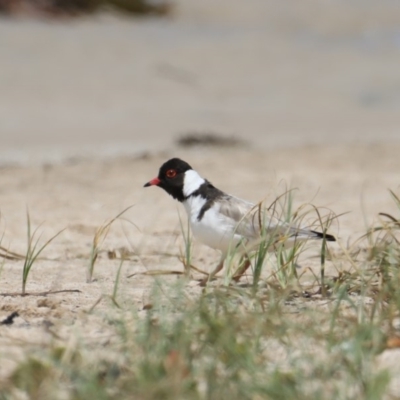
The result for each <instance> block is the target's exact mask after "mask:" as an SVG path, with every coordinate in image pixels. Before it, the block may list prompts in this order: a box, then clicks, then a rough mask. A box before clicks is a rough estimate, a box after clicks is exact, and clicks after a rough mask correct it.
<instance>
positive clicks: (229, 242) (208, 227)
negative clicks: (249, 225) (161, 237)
mask: <svg viewBox="0 0 400 400" xmlns="http://www.w3.org/2000/svg"><path fill="white" fill-rule="evenodd" d="M204 203H205V200H204V199H202V198H201V197H194V198H189V199H188V200H187V201H185V202H184V203H183V204H184V206H185V209H186V211H187V213H188V217H189V221H190V227H191V229H192V232H193V235H194V237H195V238H196V239H197V240H199V241H200V242H201V243H203V244H205V245H207V246H209V247H211V248H213V249H218V250H221V251H222V253H224V254H227V253H228V252H229V250H230V247H232V249H233V247H234V246H235V245H236V244H237V243H238V242H239V241H240V237H238V235H234V237H232V235H233V232H234V229H235V226H233V225H232V223H231V221H230V220H229V219H226V218H223V217H221V216H220V214H218V212H217V211H218V210H216V209H215V208H210V209H209V210H207V211H206V212H205V214H204V215H203V218H202V219H201V220H200V221H199V220H198V219H197V216H198V215H199V212H200V210H201V208H202V207H203V205H204Z"/></svg>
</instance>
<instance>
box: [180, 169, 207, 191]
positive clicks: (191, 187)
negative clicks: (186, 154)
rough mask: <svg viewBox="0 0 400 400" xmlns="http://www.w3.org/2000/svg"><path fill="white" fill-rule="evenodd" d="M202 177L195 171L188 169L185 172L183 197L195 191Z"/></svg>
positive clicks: (201, 182) (203, 180)
mask: <svg viewBox="0 0 400 400" xmlns="http://www.w3.org/2000/svg"><path fill="white" fill-rule="evenodd" d="M204 182H205V179H203V178H202V177H201V176H200V175H199V174H198V173H197V172H196V171H194V170H193V169H189V171H186V172H185V179H184V181H183V194H184V196H185V197H188V196H190V195H191V194H192V193H193V192H195V191H196V190H197V189H198V188H199V187H200V186H201V185H202V184H203V183H204Z"/></svg>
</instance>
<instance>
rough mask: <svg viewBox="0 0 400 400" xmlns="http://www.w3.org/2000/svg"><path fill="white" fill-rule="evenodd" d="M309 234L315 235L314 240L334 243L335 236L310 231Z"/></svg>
mask: <svg viewBox="0 0 400 400" xmlns="http://www.w3.org/2000/svg"><path fill="white" fill-rule="evenodd" d="M311 232H312V233H313V234H314V235H315V238H319V239H325V240H326V241H327V242H336V238H335V236H333V235H330V234H329V233H322V232H317V231H311Z"/></svg>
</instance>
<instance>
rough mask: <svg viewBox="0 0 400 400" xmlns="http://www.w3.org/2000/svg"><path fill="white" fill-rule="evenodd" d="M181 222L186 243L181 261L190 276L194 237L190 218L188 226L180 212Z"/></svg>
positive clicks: (186, 273)
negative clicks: (184, 223) (191, 231)
mask: <svg viewBox="0 0 400 400" xmlns="http://www.w3.org/2000/svg"><path fill="white" fill-rule="evenodd" d="M179 224H180V227H181V232H182V236H183V241H184V244H185V248H184V254H183V256H181V261H182V264H183V268H184V270H185V275H186V276H189V275H190V269H191V268H192V244H193V242H192V237H191V233H190V222H189V219H187V226H186V228H185V227H184V226H183V221H182V218H181V214H179Z"/></svg>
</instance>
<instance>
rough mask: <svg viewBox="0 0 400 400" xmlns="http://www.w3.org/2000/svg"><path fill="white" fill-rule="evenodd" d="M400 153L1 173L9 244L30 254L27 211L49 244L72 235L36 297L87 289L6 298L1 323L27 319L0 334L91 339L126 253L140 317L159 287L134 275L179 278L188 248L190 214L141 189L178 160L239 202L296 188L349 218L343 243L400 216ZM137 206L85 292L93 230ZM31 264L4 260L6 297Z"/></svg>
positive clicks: (123, 293)
mask: <svg viewBox="0 0 400 400" xmlns="http://www.w3.org/2000/svg"><path fill="white" fill-rule="evenodd" d="M399 151H400V146H393V145H392V146H385V145H380V146H357V147H336V148H332V147H329V148H327V147H304V148H300V149H289V150H281V151H275V152H271V153H266V152H264V151H262V152H260V151H257V150H254V149H240V148H239V149H219V150H218V149H197V150H183V149H176V151H174V152H173V153H164V154H162V155H154V156H148V157H145V158H138V159H135V158H118V159H115V160H108V161H103V162H100V161H86V162H77V163H74V164H73V163H71V164H64V165H54V166H45V167H31V168H25V167H8V168H4V169H2V171H1V174H0V187H1V188H2V190H1V192H0V203H1V210H2V219H1V224H2V225H1V227H2V235H3V239H2V243H1V244H2V246H3V247H6V248H8V249H10V250H12V251H15V252H17V253H22V254H24V252H25V249H26V230H27V221H26V209H27V208H28V209H29V213H30V217H31V222H32V226H33V227H38V226H39V225H40V224H41V225H40V227H39V228H38V233H40V234H42V239H41V240H42V243H43V241H44V240H46V239H47V238H49V237H51V236H52V235H53V234H55V233H57V232H58V231H60V230H62V229H65V230H64V231H63V232H62V233H61V234H60V236H59V237H57V239H56V240H55V241H54V242H53V243H51V244H50V246H49V247H48V248H47V249H46V250H45V252H44V253H43V259H40V260H38V261H37V262H36V263H35V264H34V266H33V268H32V271H31V274H30V276H29V280H28V285H27V290H28V292H36V293H37V292H43V291H47V290H65V289H77V290H80V292H79V293H61V294H53V295H49V296H47V297H36V296H27V297H18V296H17V297H15V296H6V297H2V298H1V306H0V309H1V311H0V317H6V316H7V315H9V314H10V313H11V312H13V311H18V313H19V314H20V318H17V320H16V323H15V324H14V325H12V326H10V327H9V328H7V329H6V330H2V333H1V342H2V343H3V345H5V344H8V343H9V340H10V336H11V337H14V336H17V337H18V338H19V339H20V340H23V339H24V340H28V341H36V340H40V338H41V337H42V336H43V335H45V331H46V326H47V325H46V324H47V323H48V322H50V323H52V324H55V325H56V326H58V327H60V326H61V327H65V326H74V327H75V328H74V329H76V325H80V324H83V323H84V326H85V334H87V335H89V336H90V335H91V334H92V333H93V332H95V331H96V329H100V328H99V326H100V325H101V324H100V325H98V324H99V320H98V316H96V315H87V314H85V311H87V310H89V309H90V308H91V307H92V306H93V305H94V304H95V302H96V301H97V300H98V299H99V298H100V297H101V296H102V295H110V294H111V293H112V290H113V285H114V282H115V278H116V274H117V270H118V267H119V264H120V261H119V260H110V259H109V258H108V256H107V251H117V254H118V251H121V248H122V249H124V251H125V252H126V253H129V255H130V260H129V261H126V262H125V264H124V265H123V267H122V274H121V280H120V288H119V296H120V300H121V301H122V302H123V303H124V304H127V305H130V306H131V307H137V308H138V309H139V310H140V309H142V308H143V306H144V305H145V304H147V302H148V301H149V300H148V296H149V289H150V288H151V287H152V286H153V284H154V278H151V277H148V276H141V275H137V276H135V277H132V278H127V276H128V275H130V274H133V273H135V272H143V271H147V270H155V269H157V270H158V269H166V270H182V265H181V263H180V262H179V260H178V256H179V254H180V251H182V249H183V241H182V238H181V234H180V225H179V213H180V215H181V216H182V217H183V216H184V210H183V209H182V208H181V207H180V205H179V204H178V203H177V202H175V201H173V200H172V199H171V198H170V197H169V196H167V195H166V194H165V193H164V192H162V191H161V190H160V189H158V188H143V187H142V186H143V184H144V183H145V182H147V181H148V180H149V179H151V178H152V177H154V176H155V175H156V174H157V170H158V167H159V165H160V164H161V163H162V162H163V161H164V160H166V159H167V158H169V157H171V156H172V155H174V156H175V155H177V156H180V157H182V158H185V159H186V160H188V161H190V163H191V164H192V165H193V166H194V167H195V168H196V169H197V170H198V171H200V172H201V173H202V174H203V175H204V176H206V177H207V178H209V179H210V180H211V181H212V182H213V183H214V184H215V185H217V186H218V187H220V188H222V189H223V190H226V191H227V192H229V193H232V194H235V195H237V196H239V197H243V198H246V199H249V200H252V201H258V200H261V199H263V198H266V199H267V201H272V200H273V199H274V197H275V196H276V194H277V193H281V192H282V191H283V190H284V188H285V185H287V186H292V187H296V188H298V190H296V192H295V206H299V205H301V204H303V203H305V202H311V203H312V204H315V205H317V206H319V207H327V208H329V209H331V210H333V211H334V212H335V213H337V214H340V213H345V212H348V213H347V214H345V215H343V216H342V217H340V218H339V223H337V224H333V226H332V228H331V233H333V234H334V235H336V236H337V237H338V238H339V240H340V242H341V243H342V244H343V245H346V243H348V242H349V241H350V242H352V241H354V240H355V239H356V238H357V237H358V236H360V234H362V233H363V232H365V220H367V221H370V222H372V220H373V219H374V218H375V217H376V214H377V213H378V212H380V211H385V212H389V213H393V214H394V215H397V214H396V209H395V207H394V204H393V202H392V201H391V199H390V196H389V193H388V191H387V189H388V188H391V189H393V190H395V191H397V192H398V190H399V184H398V173H397V171H398V170H399V168H400V159H399V157H398V154H399ZM131 205H133V207H132V208H131V209H129V210H128V211H127V212H126V214H125V215H124V217H125V219H126V221H121V222H116V223H115V224H114V225H113V226H112V228H111V230H110V232H109V235H108V237H107V239H106V240H105V242H104V243H103V244H102V247H101V248H102V250H103V251H104V252H102V253H101V254H100V257H99V260H98V262H97V264H96V266H95V271H94V278H95V280H94V282H92V283H87V281H86V275H87V268H88V264H89V261H88V260H89V255H90V252H91V244H92V241H93V236H94V233H95V231H96V229H97V228H98V227H99V226H101V225H102V224H103V223H104V221H106V220H107V219H110V218H112V217H114V216H116V215H117V214H118V213H119V212H120V211H122V210H123V209H125V208H126V207H128V206H131ZM397 212H398V211H397ZM335 248H336V249H338V248H339V245H336V244H335V245H333V247H332V249H335ZM307 254H308V255H307V257H304V259H303V260H302V263H301V265H302V267H303V268H307V267H315V268H318V259H316V258H315V256H316V255H317V254H318V248H316V247H314V248H311V249H310V250H309V252H308V253H307ZM217 260H218V253H217V252H215V251H214V250H211V249H208V248H206V247H204V246H202V245H201V244H199V243H195V247H194V259H193V263H194V265H196V266H197V267H200V268H202V269H204V270H210V269H211V268H212V267H214V264H215V263H216V262H217ZM22 266H23V262H22V261H9V260H5V261H4V265H3V267H2V272H1V276H0V278H1V292H2V293H13V292H20V290H21V275H22ZM267 272H268V271H267V270H266V273H267ZM329 273H333V270H332V269H331V270H330V271H329ZM160 279H166V280H174V279H176V278H175V277H172V278H171V277H162V278H160ZM188 285H189V286H188V288H192V289H190V290H192V293H193V296H195V295H196V293H198V292H199V290H200V288H199V287H198V286H197V281H195V280H193V281H192V282H191V283H189V284H188ZM98 307H99V308H100V309H101V308H102V307H108V302H107V301H103V302H102V303H101V304H100V305H99V306H98ZM46 321H48V322H46ZM83 321H84V322H83ZM71 329H72V328H71ZM94 337H96V336H94ZM3 351H5V349H4V348H3ZM7 351H9V349H8V350H7Z"/></svg>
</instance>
